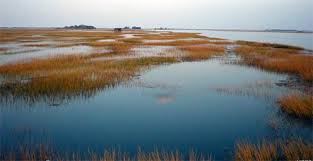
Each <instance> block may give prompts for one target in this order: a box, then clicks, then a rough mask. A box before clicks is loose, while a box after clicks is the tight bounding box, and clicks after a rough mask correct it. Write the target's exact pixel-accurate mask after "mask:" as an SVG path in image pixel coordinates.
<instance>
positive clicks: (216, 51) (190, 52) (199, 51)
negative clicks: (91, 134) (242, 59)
mask: <svg viewBox="0 0 313 161" xmlns="http://www.w3.org/2000/svg"><path fill="white" fill-rule="evenodd" d="M180 49H181V50H183V51H186V53H187V54H186V55H185V56H183V59H184V60H186V61H197V60H206V59H208V58H210V57H212V56H218V55H223V54H224V53H225V47H224V46H183V47H180Z"/></svg>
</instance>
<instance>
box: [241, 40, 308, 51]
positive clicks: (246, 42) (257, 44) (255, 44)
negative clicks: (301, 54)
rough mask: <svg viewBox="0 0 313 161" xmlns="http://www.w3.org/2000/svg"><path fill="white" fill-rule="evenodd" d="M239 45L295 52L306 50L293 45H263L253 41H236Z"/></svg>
mask: <svg viewBox="0 0 313 161" xmlns="http://www.w3.org/2000/svg"><path fill="white" fill-rule="evenodd" d="M236 43H237V44H239V45H247V46H253V47H271V48H278V49H293V50H304V48H301V47H297V46H292V45H284V44H275V43H261V42H253V41H236Z"/></svg>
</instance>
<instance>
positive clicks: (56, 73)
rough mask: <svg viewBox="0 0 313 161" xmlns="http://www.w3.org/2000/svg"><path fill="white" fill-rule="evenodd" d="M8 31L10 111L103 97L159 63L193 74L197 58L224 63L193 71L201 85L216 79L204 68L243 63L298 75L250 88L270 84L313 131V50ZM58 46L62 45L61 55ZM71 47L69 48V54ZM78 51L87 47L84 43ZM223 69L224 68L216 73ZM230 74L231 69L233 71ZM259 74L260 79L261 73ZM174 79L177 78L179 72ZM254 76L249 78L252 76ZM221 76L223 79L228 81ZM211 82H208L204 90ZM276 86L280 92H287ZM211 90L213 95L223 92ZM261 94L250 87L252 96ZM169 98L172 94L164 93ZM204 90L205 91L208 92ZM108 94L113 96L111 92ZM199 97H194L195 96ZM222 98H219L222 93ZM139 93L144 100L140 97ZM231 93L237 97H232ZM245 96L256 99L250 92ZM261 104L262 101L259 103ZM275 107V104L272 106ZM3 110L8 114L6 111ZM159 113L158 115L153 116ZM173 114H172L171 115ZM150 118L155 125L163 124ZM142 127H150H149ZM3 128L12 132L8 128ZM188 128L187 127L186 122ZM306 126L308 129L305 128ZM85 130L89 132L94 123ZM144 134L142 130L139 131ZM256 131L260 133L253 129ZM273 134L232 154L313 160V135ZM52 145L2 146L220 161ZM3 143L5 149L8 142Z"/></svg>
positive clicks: (7, 156)
mask: <svg viewBox="0 0 313 161" xmlns="http://www.w3.org/2000/svg"><path fill="white" fill-rule="evenodd" d="M0 34H1V36H0V43H1V44H0V101H1V103H0V109H1V110H3V111H7V110H10V109H11V107H12V106H16V107H17V108H15V109H16V110H17V111H18V110H19V106H21V105H22V106H28V107H32V106H34V104H37V103H38V104H39V105H42V106H45V105H48V106H62V105H63V104H65V102H67V103H70V102H75V100H83V102H85V101H86V102H87V101H88V100H92V99H93V98H95V97H98V96H99V95H102V94H103V92H105V91H110V89H115V88H120V87H121V86H123V85H125V84H127V83H128V82H132V81H134V80H137V79H139V80H140V78H141V77H142V76H143V75H145V74H146V73H148V74H149V71H151V70H153V69H155V70H157V69H158V68H160V67H164V66H170V65H175V64H176V65H178V67H179V65H180V64H184V63H185V65H186V66H184V68H182V69H180V70H179V71H176V72H177V73H176V74H178V75H177V77H180V76H181V75H184V74H185V73H184V70H185V71H186V73H188V71H189V70H190V69H189V68H188V67H190V66H191V64H189V63H192V65H194V64H199V63H207V62H210V61H211V62H210V63H211V64H210V66H209V67H216V69H209V68H195V70H197V71H189V72H190V73H192V74H193V73H200V76H199V77H198V78H199V80H194V81H195V82H193V84H198V83H199V84H201V82H202V81H210V80H208V79H204V80H201V79H202V78H206V77H210V76H205V75H204V74H203V75H201V73H202V72H204V73H205V71H206V70H208V71H212V72H211V73H212V78H210V79H211V80H215V79H217V78H214V77H213V75H214V74H217V75H218V74H227V72H228V71H231V70H230V69H228V68H225V69H224V68H223V67H224V66H227V67H229V68H231V69H236V70H234V71H237V68H240V69H238V71H240V72H242V71H248V70H251V71H252V72H255V73H258V72H259V73H258V74H260V73H261V72H263V71H264V72H269V73H270V74H265V75H271V74H273V73H274V74H278V75H283V76H284V78H285V79H286V77H293V78H295V79H294V80H295V81H294V82H287V83H284V84H283V87H281V88H284V89H280V87H276V86H275V84H274V83H273V82H271V81H265V82H267V83H266V84H264V83H263V84H261V85H260V83H258V84H256V85H255V84H254V85H251V86H253V88H250V86H249V88H247V89H252V92H256V93H257V92H259V89H260V88H261V89H265V88H266V90H267V91H266V92H267V93H271V94H272V93H273V95H275V97H274V96H273V97H270V98H269V99H271V100H272V102H274V103H273V105H270V106H271V107H279V109H280V110H278V112H277V111H275V110H276V109H275V108H272V109H270V111H274V112H275V113H276V112H277V113H279V111H281V112H282V113H283V114H287V115H283V116H282V117H283V118H288V119H283V120H288V121H289V118H290V119H291V122H292V121H294V120H296V121H294V122H296V123H294V124H297V125H295V126H296V127H297V128H298V122H300V123H299V124H300V125H301V126H300V127H301V128H302V127H305V128H304V129H309V130H308V131H309V132H304V133H305V135H306V136H307V135H309V136H312V126H311V123H312V116H313V114H312V111H313V94H312V91H313V89H312V83H313V56H312V52H311V51H306V50H305V49H303V48H301V47H295V46H289V45H281V44H270V43H258V42H247V41H229V40H225V39H219V38H210V37H206V36H203V35H200V34H198V33H175V32H156V31H141V30H138V31H137V30H136V31H126V32H112V31H107V30H92V31H79V30H64V29H58V30H56V29H40V30H31V29H1V30H0ZM77 46H80V47H83V50H82V51H77V52H76V48H75V47H77ZM64 48H66V49H69V51H68V50H64ZM52 49H54V50H52ZM74 49H75V50H74ZM43 50H45V51H46V52H47V53H48V54H45V55H44V54H43V55H42V56H41V55H40V53H41V52H42V51H43ZM55 50H60V51H59V52H58V53H57V52H55ZM63 50H64V53H62V52H63ZM78 50H80V48H79V49H78ZM34 52H37V54H35V53H34ZM66 52H69V53H66ZM38 53H39V56H38ZM24 55H27V57H23V56H24ZM224 59H226V60H227V63H224V64H221V62H223V61H221V60H224ZM214 61H218V63H217V64H218V65H216V62H214ZM218 68H221V69H218ZM222 68H223V69H222ZM250 68H252V69H250ZM174 69H175V68H174ZM255 70H256V71H255ZM217 71H218V72H222V73H216V72H217ZM180 72H181V73H180ZM240 72H238V73H237V74H238V76H239V75H240V74H241V73H240ZM242 73H243V72H242ZM179 74H181V75H179ZM192 74H191V76H192ZM228 74H229V75H231V73H228ZM246 74H249V73H246ZM158 76H159V77H164V81H167V80H168V81H170V80H171V79H170V75H167V73H162V74H161V75H158ZM224 77H225V78H226V79H227V78H228V79H234V80H235V81H236V79H239V80H241V79H240V78H234V77H232V78H229V77H227V76H224ZM254 77H255V78H257V76H255V75H254ZM272 77H275V80H274V81H277V80H276V75H275V76H271V77H270V78H272ZM152 78H153V77H152ZM172 79H173V80H174V78H172ZM183 79H186V80H187V79H188V78H184V77H183ZM243 79H245V78H243ZM246 79H248V77H247V78H246ZM183 81H184V80H179V81H178V82H176V83H177V84H179V83H180V82H183ZM197 81H198V82H197ZM218 81H219V80H218ZM220 81H221V82H223V81H225V80H220ZM241 82H242V81H241ZM275 83H277V82H275ZM146 86H148V87H145V88H148V89H151V90H152V89H154V88H157V87H158V88H160V89H157V90H156V91H157V92H159V90H164V89H165V90H166V92H167V93H165V94H164V93H161V94H158V96H160V95H162V96H163V97H162V98H163V99H165V100H166V102H165V103H164V104H170V103H171V102H173V100H175V97H174V96H172V95H175V92H176V90H177V89H176V88H169V87H167V86H166V85H164V86H163V85H155V87H154V86H151V85H146ZM187 86H188V85H187ZM274 86H275V87H274ZM300 86H301V88H300ZM196 87H197V86H196ZM291 87H293V88H291ZM203 88H204V87H203V86H202V87H201V89H203ZM206 88H207V87H206ZM214 88H215V89H216V90H217V91H222V92H224V93H226V94H227V93H228V94H229V93H235V95H236V97H239V96H240V94H238V93H241V94H242V93H246V92H247V91H242V90H243V88H241V87H240V89H237V88H234V87H230V88H227V87H225V86H224V87H223V88H217V86H215V87H214ZM277 88H279V89H277ZM195 89H197V88H195ZM185 90H186V91H187V93H188V91H189V92H191V94H194V95H197V93H193V92H194V91H193V90H190V89H188V88H187V89H185ZM233 90H235V92H232V91H233ZM276 90H279V92H277V91H276ZM286 91H287V93H286ZM133 93H135V92H134V91H132V93H127V95H129V97H131V96H130V95H132V94H133ZM207 93H208V92H207ZM207 93H206V94H204V96H207V95H208V94H207ZM276 93H280V94H276ZM281 93H284V94H281ZM210 94H211V95H212V97H213V96H215V94H216V93H213V94H212V93H210ZM254 94H255V93H254ZM254 94H251V93H249V92H248V95H254ZM165 96H166V98H164V97H165ZM204 96H202V95H201V97H204ZM241 96H243V95H241ZM244 96H245V95H244ZM102 97H103V99H105V96H102ZM201 97H199V98H201ZM199 98H196V97H193V99H194V100H193V101H195V100H197V99H199ZM214 98H215V99H217V100H218V99H219V98H222V97H214ZM223 98H224V97H223ZM123 99H124V100H125V101H128V98H121V100H114V101H112V102H110V103H112V104H114V103H116V102H120V101H121V102H122V101H123ZM136 99H138V98H137V97H136ZM225 99H229V98H227V97H226V98H225ZM233 99H234V98H233ZM245 99H248V100H249V101H252V102H255V101H253V100H251V99H250V98H245ZM186 100H187V98H186ZM138 101H143V103H145V105H144V106H149V103H147V102H145V100H143V98H140V99H138ZM163 102H164V101H163ZM241 102H242V101H241ZM128 103H130V102H128ZM259 104H261V105H262V106H264V104H265V103H264V102H261V103H259ZM259 104H255V105H256V106H259ZM241 105H246V104H241ZM112 106H113V105H112ZM127 106H128V105H127ZM181 106H183V105H181ZM216 106H218V105H216ZM221 106H222V105H221ZM73 107H74V105H73ZM114 107H115V106H114ZM117 107H118V105H116V108H117ZM44 108H45V107H44ZM60 108H63V107H60ZM129 108H131V107H129ZM190 108H191V107H190ZM233 108H236V107H233ZM238 108H239V107H238ZM251 108H252V107H251ZM163 110H164V109H163ZM201 110H203V109H200V111H201ZM228 110H229V109H228ZM245 110H247V109H245ZM267 110H268V109H266V110H264V111H267ZM171 112H172V111H171ZM254 112H255V111H254ZM3 113H4V114H7V113H6V112H3ZM155 113H157V112H155ZM264 113H266V112H264ZM8 115H9V114H8ZM130 115H131V114H130ZM163 115H165V114H162V115H160V116H162V117H163ZM195 115H196V114H195ZM198 115H200V114H198ZM251 115H252V114H251ZM150 116H151V115H150ZM165 116H166V115H165ZM200 116H201V115H200ZM200 116H199V117H200ZM252 116H253V115H252ZM151 117H152V119H153V116H151ZM187 117H189V116H187ZM192 117H195V116H192ZM293 117H296V119H294V120H293ZM135 118H136V117H135ZM184 118H186V116H184ZM249 118H250V117H249ZM165 119H169V120H171V119H170V118H165ZM230 119H231V118H230ZM0 121H1V120H0ZM132 121H133V120H132ZM143 121H145V120H143ZM172 121H173V120H172ZM130 122H131V121H130ZM303 122H305V123H303ZM307 122H310V123H309V124H310V125H308V124H307ZM150 123H152V124H155V122H150ZM282 124H285V123H282ZM303 124H304V125H303ZM0 125H1V124H0ZM302 125H303V126H302ZM142 126H143V127H145V125H142ZM156 126H157V125H156ZM253 126H254V125H253ZM262 126H263V124H262ZM275 126H276V125H275ZM281 126H282V125H281ZM290 126H293V123H291V125H290ZM0 128H1V129H4V130H8V129H6V128H5V127H0ZM127 128H128V127H127ZM129 128H131V127H129ZM181 128H182V129H184V128H183V127H181ZM280 128H281V129H283V127H277V128H275V129H276V130H277V129H279V130H280ZM297 128H294V127H291V128H290V129H289V128H288V130H292V129H297ZM301 128H300V130H303V129H301ZM84 130H86V131H88V129H84ZM167 130H168V129H167ZM168 131H170V132H169V133H170V134H171V130H168ZM303 131H306V130H303ZM188 132H189V131H187V133H188ZM281 132H282V133H284V135H285V133H286V131H284V130H281ZM189 133H191V132H189ZM300 133H301V132H300ZM136 134H137V133H135V134H134V135H136ZM137 135H138V134H137ZM299 135H300V134H299ZM256 136H257V135H256ZM262 136H264V135H262ZM2 137H8V138H9V136H6V135H4V136H2ZM207 137H209V136H207ZM252 137H255V136H254V135H252ZM297 137H301V136H297ZM4 139H6V138H4ZM273 140H274V141H273V142H271V141H266V140H264V141H262V142H261V143H259V144H254V143H255V142H254V143H247V142H240V143H238V144H237V146H235V144H234V145H233V147H232V150H231V151H232V152H230V155H231V156H230V157H228V158H227V159H234V160H281V159H283V160H301V159H302V160H303V159H304V160H305V159H312V158H313V152H312V149H313V148H312V140H310V139H302V138H300V139H294V140H290V141H288V139H287V138H286V139H285V140H279V141H277V140H278V139H273ZM232 142H238V140H237V139H236V140H235V141H234V140H233V141H232ZM182 144H183V143H182ZM1 146H4V145H1ZM22 146H23V145H22ZM44 146H45V145H42V146H36V147H39V148H38V149H33V151H32V150H26V149H24V151H19V150H17V151H13V152H8V151H1V150H0V152H1V155H0V156H1V157H0V160H16V159H18V160H19V159H22V160H24V159H25V160H49V159H52V160H55V159H56V160H68V159H73V160H79V159H81V158H82V156H81V155H85V156H84V157H85V158H87V159H88V160H89V159H90V160H112V161H113V160H151V161H157V160H186V159H187V160H188V159H189V160H213V159H215V158H214V156H215V154H214V153H209V154H202V153H200V154H198V153H196V152H194V151H191V152H190V153H188V154H187V153H186V152H185V151H184V152H180V151H179V150H177V151H170V152H169V151H159V150H155V151H153V152H146V151H138V152H137V153H136V154H132V155H130V154H128V153H124V152H119V151H115V150H112V151H106V152H104V153H92V152H90V153H88V154H76V153H73V154H66V155H64V154H59V152H54V149H52V150H51V149H46V148H44ZM2 148H4V149H5V147H2ZM57 148H58V147H56V149H57ZM17 149H18V148H17ZM25 150H26V151H25ZM66 156H67V157H66ZM217 159H221V158H217ZM224 159H225V158H224Z"/></svg>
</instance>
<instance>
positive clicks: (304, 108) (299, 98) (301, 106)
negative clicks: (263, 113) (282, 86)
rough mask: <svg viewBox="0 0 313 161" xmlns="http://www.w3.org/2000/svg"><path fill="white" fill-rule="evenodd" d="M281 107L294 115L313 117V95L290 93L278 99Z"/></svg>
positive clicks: (306, 117) (305, 117)
mask: <svg viewBox="0 0 313 161" xmlns="http://www.w3.org/2000/svg"><path fill="white" fill-rule="evenodd" d="M278 103H279V105H280V107H281V109H282V110H283V111H284V112H286V113H288V114H290V115H293V116H296V117H299V118H304V119H313V96H309V95H300V94H290V95H287V96H283V97H281V98H280V99H279V101H278Z"/></svg>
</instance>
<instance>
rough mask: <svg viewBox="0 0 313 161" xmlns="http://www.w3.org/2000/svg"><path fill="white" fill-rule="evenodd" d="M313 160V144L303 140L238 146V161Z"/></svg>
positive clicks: (236, 155) (236, 156)
mask: <svg viewBox="0 0 313 161" xmlns="http://www.w3.org/2000/svg"><path fill="white" fill-rule="evenodd" d="M312 158H313V144H312V143H304V141H302V140H301V139H296V140H289V141H286V142H283V141H275V142H273V143H271V142H267V141H262V142H261V143H259V144H251V143H246V142H242V143H239V144H237V146H236V151H235V160H237V161H265V160H266V161H276V160H310V159H312Z"/></svg>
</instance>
